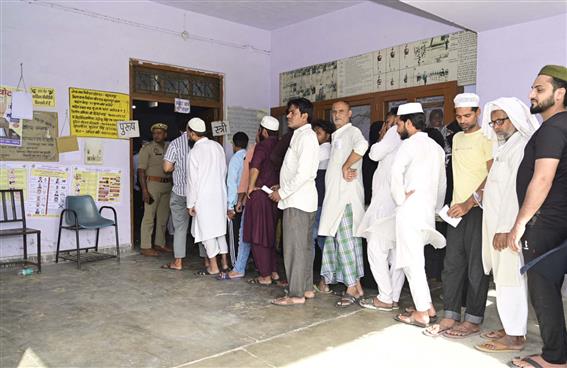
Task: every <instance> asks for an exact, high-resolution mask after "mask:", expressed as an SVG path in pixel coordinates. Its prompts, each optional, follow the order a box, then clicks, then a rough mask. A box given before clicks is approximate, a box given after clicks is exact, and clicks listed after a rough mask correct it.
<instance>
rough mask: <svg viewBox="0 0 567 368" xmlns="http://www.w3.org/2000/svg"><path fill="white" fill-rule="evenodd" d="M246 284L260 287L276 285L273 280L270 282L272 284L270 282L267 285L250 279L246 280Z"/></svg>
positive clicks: (255, 279)
mask: <svg viewBox="0 0 567 368" xmlns="http://www.w3.org/2000/svg"><path fill="white" fill-rule="evenodd" d="M248 283H249V284H250V285H260V286H270V285H277V282H276V281H274V280H272V282H270V283H269V284H267V283H263V282H260V280H258V278H253V279H250V280H248Z"/></svg>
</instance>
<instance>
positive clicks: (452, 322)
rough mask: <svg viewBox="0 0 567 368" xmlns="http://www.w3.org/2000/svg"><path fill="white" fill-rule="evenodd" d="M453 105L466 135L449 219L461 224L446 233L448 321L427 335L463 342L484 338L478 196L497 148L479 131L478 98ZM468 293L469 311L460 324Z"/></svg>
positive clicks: (459, 146)
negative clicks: (473, 336) (464, 340)
mask: <svg viewBox="0 0 567 368" xmlns="http://www.w3.org/2000/svg"><path fill="white" fill-rule="evenodd" d="M454 102H455V117H456V119H457V122H458V124H459V126H460V127H461V129H462V130H463V131H462V132H459V133H457V134H455V136H454V138H453V148H452V168H453V198H452V201H451V207H450V208H449V210H448V212H447V214H448V215H449V216H450V217H454V218H461V221H460V222H459V223H458V224H457V226H456V227H453V226H449V227H448V228H447V250H446V254H445V261H444V265H443V273H442V279H443V303H444V309H445V313H444V318H443V319H442V320H441V322H440V323H439V324H436V325H434V326H431V327H430V328H428V329H427V330H426V331H425V334H426V335H429V336H439V335H440V334H443V336H445V337H448V338H458V339H459V338H464V337H467V336H470V335H473V334H477V333H479V331H480V324H481V323H482V321H483V319H484V311H485V309H486V298H487V295H488V276H486V275H485V274H484V269H483V266H482V209H481V208H480V207H479V206H478V203H477V202H476V201H475V199H474V194H475V193H480V192H481V191H482V189H483V188H484V183H485V180H486V176H487V175H488V171H489V170H490V166H491V165H492V145H493V142H492V141H491V140H490V139H488V138H487V137H486V136H485V135H484V134H483V133H482V131H481V130H480V126H479V125H478V118H479V116H480V109H479V97H478V96H477V95H476V94H474V93H461V94H459V95H457V96H456V97H455V99H454ZM465 287H466V310H465V315H464V321H463V322H462V323H460V322H461V307H462V306H463V305H462V304H463V292H464V290H465Z"/></svg>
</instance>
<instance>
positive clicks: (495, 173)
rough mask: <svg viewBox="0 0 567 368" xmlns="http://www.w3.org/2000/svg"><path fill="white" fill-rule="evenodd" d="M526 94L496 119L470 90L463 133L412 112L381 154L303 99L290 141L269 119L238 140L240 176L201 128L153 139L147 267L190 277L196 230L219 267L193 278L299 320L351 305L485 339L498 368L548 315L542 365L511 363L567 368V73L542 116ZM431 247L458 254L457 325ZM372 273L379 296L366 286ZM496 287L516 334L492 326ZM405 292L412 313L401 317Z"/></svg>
mask: <svg viewBox="0 0 567 368" xmlns="http://www.w3.org/2000/svg"><path fill="white" fill-rule="evenodd" d="M527 89H529V86H526V90H527ZM518 97H523V96H518ZM518 97H515V96H502V97H500V98H497V99H494V100H492V101H486V102H485V103H484V104H482V105H481V99H482V96H478V95H476V94H474V93H460V94H458V95H457V96H456V97H455V98H454V108H455V111H454V112H455V117H456V124H451V125H452V126H449V125H448V124H444V123H443V121H442V120H440V121H436V120H435V119H433V117H434V115H435V114H433V112H432V113H431V114H430V116H429V119H426V114H425V113H424V107H423V106H422V104H420V103H419V102H407V103H404V104H401V105H399V106H396V107H394V108H392V109H391V110H390V111H389V112H388V114H387V116H386V120H385V121H384V122H380V124H381V125H380V126H379V129H373V130H371V131H373V132H374V133H371V134H375V137H374V138H373V139H372V140H371V143H369V140H367V139H366V138H365V136H364V135H363V133H362V132H361V130H360V129H359V128H358V127H356V126H355V125H353V124H352V121H351V117H352V109H351V106H350V105H349V103H348V102H346V101H340V100H339V101H336V102H334V103H333V104H332V108H331V111H330V117H331V121H327V120H321V119H315V117H314V114H313V105H312V103H311V102H310V101H309V100H307V99H305V98H294V99H291V100H289V101H288V102H287V106H286V109H287V110H286V114H287V115H286V118H287V121H286V122H285V124H287V127H288V129H289V132H288V133H287V134H286V135H283V136H282V137H280V136H279V132H280V131H281V130H282V129H281V128H282V127H281V126H280V125H281V124H282V123H280V121H279V120H278V119H276V118H274V117H272V116H268V115H267V116H264V117H263V118H262V119H261V122H260V124H259V125H258V129H257V133H256V136H255V137H250V136H248V135H247V134H246V133H244V132H236V133H235V134H233V135H232V140H231V142H230V143H231V145H232V152H231V157H230V160H229V161H228V162H227V160H226V155H225V150H224V149H223V147H222V146H221V144H219V143H218V142H216V141H215V140H213V139H210V138H209V137H207V125H206V123H205V121H204V120H202V119H201V118H197V117H196V118H192V119H190V120H189V121H188V122H187V125H186V131H185V132H183V134H182V135H181V136H180V137H179V138H176V139H175V140H173V141H171V142H169V143H168V142H167V141H166V139H167V136H166V132H167V125H166V124H164V123H158V124H154V125H153V126H152V127H151V132H152V137H153V141H152V142H150V143H147V144H146V145H144V146H143V147H142V149H141V151H140V155H139V165H138V169H137V174H138V181H139V184H140V187H141V191H142V196H143V201H144V217H143V220H142V224H141V234H140V239H141V254H142V255H143V256H147V257H157V256H160V255H162V254H169V253H171V254H172V255H173V260H171V261H170V262H168V263H166V264H163V265H162V268H163V269H165V270H173V271H180V270H183V269H184V267H185V265H184V263H183V260H184V259H186V257H187V251H186V249H187V245H188V240H187V239H188V234H189V233H190V235H191V236H192V239H194V243H195V245H196V246H199V254H200V256H201V257H202V258H203V268H202V269H198V270H191V271H192V272H194V273H195V274H196V275H198V276H202V277H212V278H215V279H216V280H218V282H227V281H230V280H238V279H245V280H246V282H248V283H249V284H251V285H262V286H272V287H275V288H280V289H281V295H280V297H278V298H275V299H273V300H272V301H271V303H272V304H274V305H277V306H282V307H292V308H294V307H295V308H297V306H300V305H302V304H305V303H309V300H310V299H313V298H316V297H317V295H318V294H336V300H334V301H333V303H335V305H336V307H337V308H358V307H359V308H364V309H369V310H373V311H376V313H377V314H376V315H377V316H378V318H380V316H383V317H384V318H392V317H393V318H394V319H395V320H396V321H398V322H399V323H403V324H408V325H412V326H416V327H417V328H419V330H420V332H419V333H422V334H424V335H426V336H428V337H431V338H437V337H441V336H442V337H444V338H447V339H465V338H469V337H471V336H476V335H480V336H481V337H482V338H483V339H484V341H483V342H482V343H480V344H477V345H475V348H476V349H478V350H480V351H482V352H486V353H489V354H491V353H499V352H518V354H520V352H521V351H522V350H523V349H524V347H525V345H526V335H527V323H528V311H529V304H531V306H532V307H533V309H534V311H535V315H536V318H537V323H538V326H539V332H540V334H541V338H542V341H543V346H542V348H541V354H538V355H534V356H528V357H518V358H516V359H513V360H512V361H511V362H510V366H512V367H565V365H566V364H567V331H566V323H565V310H564V304H563V302H562V287H563V284H564V277H565V274H566V273H567V111H566V107H567V68H565V67H564V66H559V65H547V66H544V67H543V68H542V69H541V71H540V72H539V74H538V75H537V76H535V78H534V82H533V84H532V86H531V90H530V92H529V101H530V104H531V106H527V105H526V104H524V102H522V100H521V99H520V98H518ZM537 115H539V116H540V118H541V119H540V120H541V123H540V120H538V117H537ZM441 119H442V116H441ZM365 157H367V159H368V160H369V161H372V162H374V163H375V164H374V165H375V166H374V167H375V171H371V174H370V176H367V177H365V178H364V180H365V181H366V182H368V184H369V187H368V190H367V195H366V197H367V198H365V187H364V185H363V171H364V170H363V162H364V159H365ZM363 158H364V159H363ZM376 165H377V166H376ZM368 192H369V193H371V195H368ZM365 199H366V201H365ZM168 218H171V223H172V225H173V231H172V232H171V234H172V235H173V247H172V248H169V246H168V245H166V236H165V233H166V224H167V221H168ZM443 219H445V222H448V223H449V224H448V225H447V224H445V225H446V226H445V227H443V228H442V227H440V226H439V225H440V224H442V223H443V222H444V221H443ZM152 233H154V237H153V238H152ZM152 239H153V242H152ZM190 245H193V244H190ZM428 245H430V246H432V248H431V249H433V250H431V251H430V252H440V250H443V254H444V256H443V258H442V260H441V261H440V266H439V278H440V280H441V284H442V310H438V309H436V308H435V306H434V303H433V301H432V293H431V290H430V284H429V280H428V275H427V274H426V263H427V261H428V258H429V256H428V253H427V252H425V249H426V246H428ZM316 248H317V249H318V250H317V251H320V253H321V262H320V269H318V268H317V269H314V259H315V254H316ZM364 248H366V252H365V251H364ZM366 257H367V259H365V258H366ZM282 258H283V260H282ZM365 262H367V263H368V264H369V269H370V271H371V275H366V276H367V277H370V276H372V277H373V279H374V280H375V282H376V284H377V290H375V291H373V290H369V289H368V288H363V285H362V284H361V279H362V278H363V277H364V276H365V267H364V264H365ZM249 263H250V264H249ZM251 275H254V277H250V276H251ZM247 276H248V277H247ZM491 282H493V283H494V287H495V291H496V305H497V311H498V318H499V319H500V321H501V323H502V329H499V330H486V329H483V321H484V319H485V313H486V305H487V297H488V292H489V288H490V285H491ZM337 284H339V285H342V286H343V287H341V288H337V287H336V286H335V285H337ZM405 284H407V285H408V286H409V292H410V295H411V299H412V301H413V305H406V306H402V305H400V303H399V301H400V295H401V293H402V289H403V287H404V285H405ZM339 290H340V291H339ZM563 292H565V291H564V290H563ZM388 313H390V314H388ZM417 331H418V330H417V329H416V332H417Z"/></svg>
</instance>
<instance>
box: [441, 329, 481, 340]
mask: <svg viewBox="0 0 567 368" xmlns="http://www.w3.org/2000/svg"><path fill="white" fill-rule="evenodd" d="M451 330H453V329H452V328H450V329H448V330H447V331H445V332H443V337H446V338H448V339H455V340H461V339H466V338H467V337H472V336H476V335H480V330H478V331H467V332H465V331H458V332H460V333H461V332H462V333H464V335H458V336H455V335H450V334H449V332H450V331H451Z"/></svg>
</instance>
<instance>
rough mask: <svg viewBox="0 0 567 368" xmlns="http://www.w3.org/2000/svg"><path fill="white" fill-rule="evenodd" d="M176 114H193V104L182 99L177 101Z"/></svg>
mask: <svg viewBox="0 0 567 368" xmlns="http://www.w3.org/2000/svg"><path fill="white" fill-rule="evenodd" d="M175 112H179V113H181V114H189V113H190V112H191V102H190V101H189V100H184V99H182V98H176V99H175Z"/></svg>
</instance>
